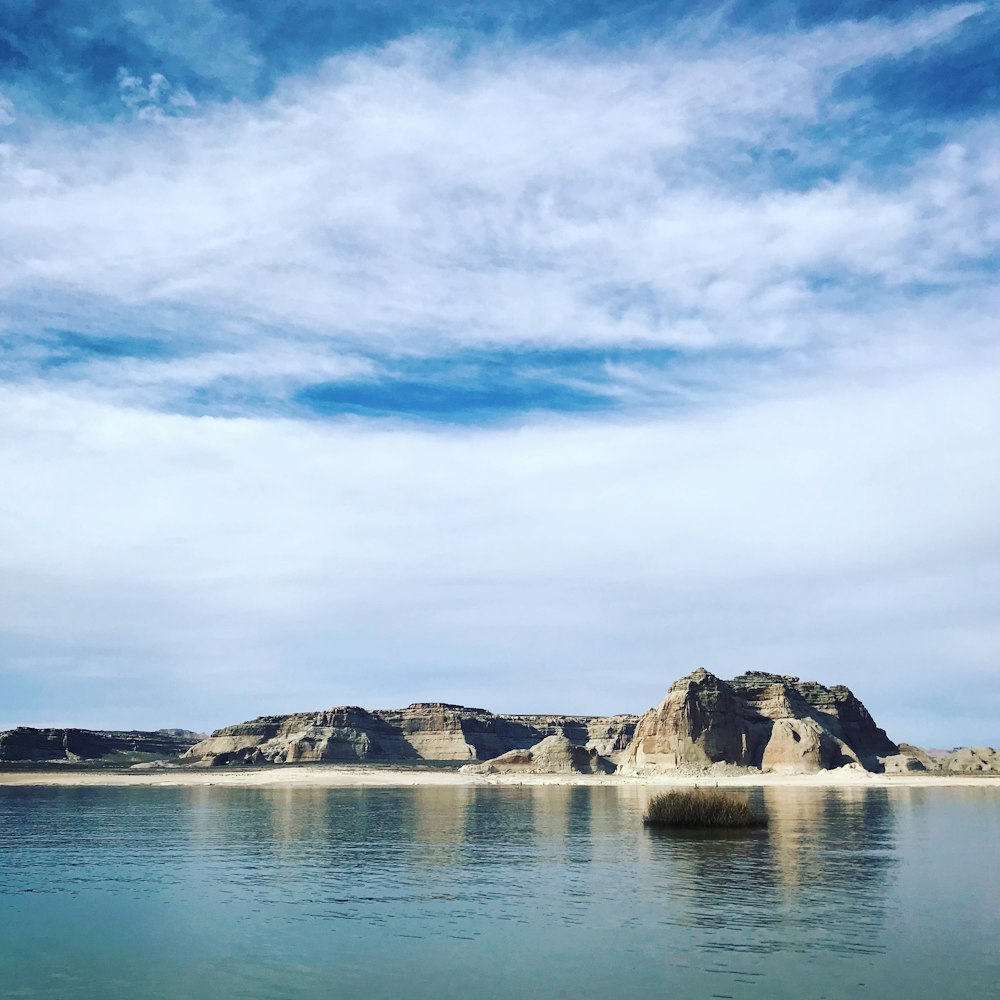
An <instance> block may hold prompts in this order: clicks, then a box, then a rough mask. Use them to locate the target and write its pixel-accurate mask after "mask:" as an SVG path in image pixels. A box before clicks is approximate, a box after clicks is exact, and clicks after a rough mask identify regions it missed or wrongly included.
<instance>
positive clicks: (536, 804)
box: [0, 785, 1000, 1000]
mask: <svg viewBox="0 0 1000 1000" xmlns="http://www.w3.org/2000/svg"><path fill="white" fill-rule="evenodd" d="M650 794H652V790H651V789H648V788H637V787H621V788H616V787H554V786H548V787H523V788H518V787H474V788H473V787H470V788H452V787H448V788H442V787H438V788H435V787H425V788H399V789H393V788H368V789H304V788H287V789H280V788H278V789H274V788H226V787H219V786H214V787H201V788H25V787H0V996H2V997H4V998H36V997H52V998H59V1000H118V998H122V1000H126V998H127V1000H175V998H185V1000H202V998H204V1000H208V998H213V1000H230V998H237V997H238V998H240V1000H263V998H275V1000H278V998H280V1000H299V998H301V1000H314V998H315V1000H319V998H324V1000H336V998H344V1000H355V998H358V1000H360V998H366V1000H383V998H384V1000H388V998H416V1000H421V998H424V997H426V998H434V1000H451V998H466V997H473V998H476V1000H494V998H495V1000H508V998H529V997H535V996H543V997H567V998H573V1000H589V998H594V1000H597V998H600V1000H607V998H609V997H618V996H649V997H652V996H656V997H677V998H692V1000H696V998H710V997H768V998H779V997H788V998H793V997H794V998H795V1000H803V998H809V1000H819V998H842V997H843V998H846V997H857V996H859V995H866V994H867V995H871V996H873V997H879V998H882V1000H885V998H895V997H899V998H907V1000H917V998H928V1000H930V998H935V1000H937V998H941V997H962V998H963V1000H967V998H975V997H995V996H997V991H998V989H1000V987H998V983H1000V873H998V863H997V848H998V846H1000V786H998V787H995V788H994V787H969V788H949V787H934V786H933V785H930V786H929V787H919V788H912V787H900V788H893V789H884V788H875V789H863V788H862V789H855V788H845V789H819V788H817V789H811V788H783V789H767V790H765V791H759V790H758V791H755V792H753V793H752V794H753V796H754V798H755V800H756V801H757V802H758V804H759V805H761V806H762V807H763V808H765V809H766V810H767V812H768V814H769V817H770V821H771V826H770V829H769V830H767V831H757V832H753V833H749V834H739V835H731V836H701V837H698V836H678V835H664V834H656V833H651V832H649V831H647V830H645V829H644V828H643V826H642V823H641V813H642V809H643V806H644V804H645V801H646V799H647V798H648V796H649V795H650Z"/></svg>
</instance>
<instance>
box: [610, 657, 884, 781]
mask: <svg viewBox="0 0 1000 1000" xmlns="http://www.w3.org/2000/svg"><path fill="white" fill-rule="evenodd" d="M898 753H899V747H898V746H897V745H896V744H895V743H893V742H892V740H890V739H889V738H888V736H886V734H885V731H884V730H882V729H879V728H878V727H877V726H876V725H875V722H874V720H873V719H872V717H871V715H869V713H868V710H867V709H866V708H865V706H864V705H862V704H861V702H860V701H859V700H858V699H857V698H855V696H854V695H853V694H852V693H851V692H850V691H849V690H848V689H847V688H846V687H843V686H836V687H830V688H827V687H824V686H823V685H822V684H817V683H816V682H815V681H800V680H799V679H798V678H797V677H788V676H782V675H780V674H768V673H759V672H752V673H745V674H741V675H740V676H739V677H735V678H733V679H732V680H730V681H724V680H720V679H719V678H718V677H716V676H715V675H714V674H711V673H709V672H708V671H707V670H696V671H694V673H692V674H689V675H688V676H687V677H682V678H681V679H680V680H678V681H675V682H674V684H673V685H671V687H670V690H669V691H668V692H667V696H666V698H665V699H664V700H663V703H662V704H661V705H660V706H659V707H658V708H653V709H650V710H649V711H648V712H647V713H646V714H645V715H644V716H643V717H642V718H641V719H640V720H639V724H638V726H637V727H636V730H635V734H634V738H633V740H632V742H631V744H630V745H629V747H628V748H627V750H626V751H625V753H624V754H623V756H622V760H621V765H622V768H623V769H624V770H636V771H663V770H675V769H677V768H685V767H692V768H699V767H708V766H711V765H712V764H718V763H727V764H736V765H740V766H743V767H756V768H760V769H761V770H764V771H776V772H782V771H785V772H793V773H794V772H809V771H819V770H823V769H828V768H835V767H841V766H843V765H844V764H851V763H857V764H860V765H861V766H863V767H865V768H867V769H869V770H881V764H880V761H879V758H881V757H888V756H892V755H897V754H898Z"/></svg>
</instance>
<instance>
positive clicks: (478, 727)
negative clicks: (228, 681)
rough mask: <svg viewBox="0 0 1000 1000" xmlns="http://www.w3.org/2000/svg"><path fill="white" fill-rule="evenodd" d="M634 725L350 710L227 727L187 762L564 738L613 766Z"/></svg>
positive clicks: (495, 752)
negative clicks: (608, 759)
mask: <svg viewBox="0 0 1000 1000" xmlns="http://www.w3.org/2000/svg"><path fill="white" fill-rule="evenodd" d="M637 721H638V720H637V718H636V717H635V716H630V715H617V716H609V717H591V716H567V715H495V714H494V713H493V712H488V711H486V709H482V708H465V707H463V706H462V705H449V704H445V703H441V702H418V703H417V704H414V705H410V706H409V707H408V708H401V709H380V710H374V711H369V710H368V709H364V708H358V707H356V706H345V707H341V708H331V709H328V710H326V711H323V712H306V713H297V714H293V715H273V716H270V715H269V716H262V717H261V718H259V719H254V720H253V721H252V722H243V723H240V724H238V725H235V726H226V727H225V728H224V729H219V730H217V731H216V732H214V733H213V734H212V735H211V736H210V737H209V738H207V739H205V740H202V741H200V742H199V743H198V744H196V745H195V746H193V747H192V748H191V749H190V751H189V752H188V754H187V756H188V757H192V758H195V757H197V758H203V759H205V760H206V761H207V762H208V763H212V764H228V763H250V764H257V763H268V762H269V763H278V764H281V763H294V762H299V761H366V760H373V761H378V760H382V761H405V760H436V761H476V760H489V759H490V758H493V757H497V756H499V755H500V754H503V753H506V752H507V751H509V750H527V749H528V748H530V747H532V746H534V745H535V744H536V743H538V742H540V741H541V740H543V739H544V738H546V737H548V736H562V737H565V738H566V739H568V740H569V741H570V742H571V743H573V744H575V745H580V746H585V747H588V748H592V749H594V750H595V751H596V752H597V753H598V754H599V755H601V756H604V757H609V758H612V759H613V758H615V757H617V756H620V754H621V753H622V752H623V751H624V750H625V748H626V747H627V746H628V744H629V742H630V741H631V738H632V733H633V731H634V730H635V725H636V722H637Z"/></svg>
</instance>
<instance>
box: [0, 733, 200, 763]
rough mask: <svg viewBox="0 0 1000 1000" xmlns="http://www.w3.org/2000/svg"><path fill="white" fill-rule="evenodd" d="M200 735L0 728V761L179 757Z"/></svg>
mask: <svg viewBox="0 0 1000 1000" xmlns="http://www.w3.org/2000/svg"><path fill="white" fill-rule="evenodd" d="M200 738H201V734H200V733H191V732H188V731H187V730H183V729H160V730H157V731H156V732H141V731H132V730H129V731H123V732H114V731H103V730H94V729H34V728H32V727H29V726H19V727H18V728H17V729H9V730H6V731H5V732H0V761H9V762H11V763H14V762H27V761H47V760H69V761H79V760H102V759H114V758H116V757H120V758H127V759H139V758H142V757H156V758H167V757H179V756H181V755H182V754H184V753H186V752H187V751H188V750H189V749H190V748H191V746H192V745H193V744H194V743H195V742H196V741H197V740H198V739H200Z"/></svg>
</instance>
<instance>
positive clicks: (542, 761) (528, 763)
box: [462, 736, 615, 774]
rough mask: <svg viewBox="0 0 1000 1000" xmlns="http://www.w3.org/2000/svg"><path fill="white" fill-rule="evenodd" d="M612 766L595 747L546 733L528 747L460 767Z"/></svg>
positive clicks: (586, 770)
mask: <svg viewBox="0 0 1000 1000" xmlns="http://www.w3.org/2000/svg"><path fill="white" fill-rule="evenodd" d="M614 769H615V765H614V764H613V763H612V762H611V761H610V760H608V759H607V758H605V757H602V756H601V755H600V754H599V753H598V752H597V750H596V749H595V748H594V747H590V748H589V749H588V748H587V747H582V746H576V745H574V744H573V742H572V741H571V740H568V739H567V738H566V737H565V736H546V737H545V739H544V740H541V741H540V742H539V743H536V744H535V745H534V746H533V747H529V748H528V749H527V750H509V751H508V752H507V753H505V754H501V755H500V756H499V757H494V758H493V760H487V761H484V762H483V763H481V764H466V765H465V766H464V767H463V768H462V770H463V771H470V772H472V773H474V774H570V773H571V774H610V773H611V772H612V771H614Z"/></svg>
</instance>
